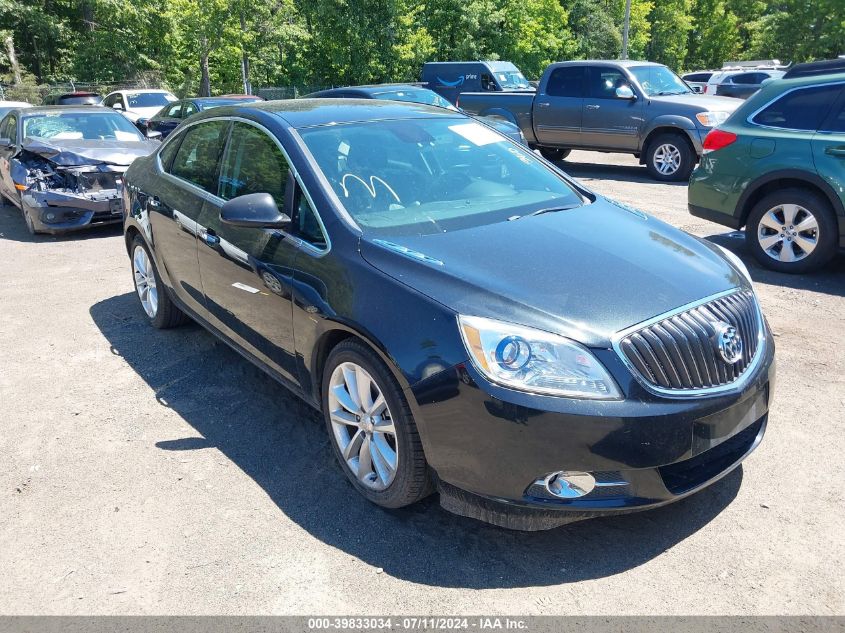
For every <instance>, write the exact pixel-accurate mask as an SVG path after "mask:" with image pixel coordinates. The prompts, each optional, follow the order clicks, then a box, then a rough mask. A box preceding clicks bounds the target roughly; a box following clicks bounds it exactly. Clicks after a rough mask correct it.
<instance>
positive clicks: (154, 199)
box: [149, 196, 161, 209]
mask: <svg viewBox="0 0 845 633" xmlns="http://www.w3.org/2000/svg"><path fill="white" fill-rule="evenodd" d="M149 205H150V206H151V207H153V208H155V209H158V208H159V207H161V200H159V199H158V196H150V198H149Z"/></svg>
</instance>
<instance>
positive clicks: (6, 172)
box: [0, 106, 158, 234]
mask: <svg viewBox="0 0 845 633" xmlns="http://www.w3.org/2000/svg"><path fill="white" fill-rule="evenodd" d="M157 146H158V143H157V142H153V141H150V140H148V139H147V138H145V137H144V136H142V135H141V133H140V132H139V131H138V130H137V128H136V127H135V126H134V125H132V123H130V122H129V120H128V119H127V118H126V117H124V116H123V115H122V114H120V113H118V112H115V111H114V110H111V109H109V108H102V107H99V106H42V107H37V108H26V109H22V108H21V109H18V108H16V109H13V110H11V111H10V112H9V113H8V114H6V116H5V117H4V118H3V120H2V121H0V194H2V196H3V197H4V198H6V199H7V200H9V201H10V202H11V203H12V204H13V205H15V206H16V207H18V208H20V210H21V212H22V213H23V217H24V220H25V221H26V226H27V229H28V230H29V232H30V233H33V234H35V233H64V232H67V231H75V230H77V229H82V228H85V227H88V226H91V225H97V224H116V223H119V222H121V221H122V220H123V207H122V202H123V200H122V197H121V191H122V188H123V172H125V171H126V168H127V167H128V166H129V164H130V163H131V162H132V161H133V160H135V159H136V158H138V157H139V156H146V155H147V154H149V153H150V152H152V151H153V150H154V149H155V148H156V147H157Z"/></svg>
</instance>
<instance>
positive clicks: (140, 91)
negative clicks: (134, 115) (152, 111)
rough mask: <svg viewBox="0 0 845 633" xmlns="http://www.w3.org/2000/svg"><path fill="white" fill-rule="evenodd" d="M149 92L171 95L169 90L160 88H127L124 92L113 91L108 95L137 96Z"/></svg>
mask: <svg viewBox="0 0 845 633" xmlns="http://www.w3.org/2000/svg"><path fill="white" fill-rule="evenodd" d="M150 92H155V93H159V92H160V93H163V94H171V93H170V91H169V90H164V89H162V88H128V89H126V90H114V91H112V92H111V93H110V94H117V93H120V94H125V95H137V94H146V93H150Z"/></svg>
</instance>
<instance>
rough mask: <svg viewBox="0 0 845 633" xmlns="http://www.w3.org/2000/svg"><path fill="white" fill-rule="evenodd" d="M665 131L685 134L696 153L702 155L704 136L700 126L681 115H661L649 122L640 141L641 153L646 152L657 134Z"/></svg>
mask: <svg viewBox="0 0 845 633" xmlns="http://www.w3.org/2000/svg"><path fill="white" fill-rule="evenodd" d="M664 131H678V132H683V133H684V134H685V135H686V137H687V138H688V139H689V140H690V142H691V143H692V146H693V147H694V148H695V153H696V154H699V155H701V142H702V135H701V130H700V128H699V126H698V125H696V123H695V121H693V120H692V119H691V118H689V117H686V116H683V115H680V114H661V115H660V116H657V117H655V118H653V119H652V120H650V121H648V122H647V123H646V127H645V128H644V129H643V134H642V137H641V140H640V151H641V152H644V151H645V149H646V147H647V146H648V142H649V141H650V140H651V137H652V136H653V135H654V134H655V133H658V134H659V133H661V132H664Z"/></svg>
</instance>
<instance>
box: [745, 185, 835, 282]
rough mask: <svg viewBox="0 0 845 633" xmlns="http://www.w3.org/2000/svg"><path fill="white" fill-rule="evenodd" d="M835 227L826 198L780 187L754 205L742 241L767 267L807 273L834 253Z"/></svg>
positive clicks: (804, 191)
mask: <svg viewBox="0 0 845 633" xmlns="http://www.w3.org/2000/svg"><path fill="white" fill-rule="evenodd" d="M836 228H837V227H836V218H835V217H834V215H833V210H832V209H831V208H830V204H829V203H828V201H827V200H825V199H824V198H822V197H821V196H819V195H818V194H816V193H813V192H811V191H806V190H802V189H782V190H781V191H775V192H773V193H770V194H768V195H767V196H765V197H764V198H763V199H762V200H760V201H759V202H758V203H757V204H755V205H754V208H753V209H752V210H751V213H750V214H749V216H748V222H747V223H746V226H745V241H746V243H747V244H748V248H749V249H750V250H751V252H752V253H753V254H754V257H756V258H757V261H759V262H760V263H761V264H762V265H763V266H765V267H766V268H771V269H772V270H778V271H780V272H783V273H806V272H809V271H812V270H815V269H817V268H819V267H821V266H823V265H825V264H826V263H827V262H829V261H830V260H831V259H832V258H833V256H834V255H835V254H836V238H837V230H836Z"/></svg>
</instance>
